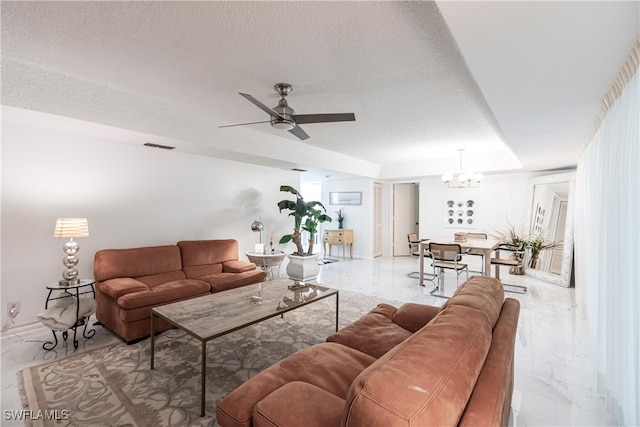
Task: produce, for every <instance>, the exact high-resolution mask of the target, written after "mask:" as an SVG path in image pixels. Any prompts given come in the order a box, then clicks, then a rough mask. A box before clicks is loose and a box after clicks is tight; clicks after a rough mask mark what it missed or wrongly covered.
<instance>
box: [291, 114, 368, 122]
mask: <svg viewBox="0 0 640 427" xmlns="http://www.w3.org/2000/svg"><path fill="white" fill-rule="evenodd" d="M293 120H295V122H296V123H297V124H305V123H329V122H355V121H356V115H355V114H353V113H335V114H294V115H293Z"/></svg>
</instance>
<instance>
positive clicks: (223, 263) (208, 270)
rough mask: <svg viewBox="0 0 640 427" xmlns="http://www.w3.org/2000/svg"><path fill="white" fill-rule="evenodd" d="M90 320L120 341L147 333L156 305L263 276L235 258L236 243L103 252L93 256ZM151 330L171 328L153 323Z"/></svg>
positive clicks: (200, 242)
mask: <svg viewBox="0 0 640 427" xmlns="http://www.w3.org/2000/svg"><path fill="white" fill-rule="evenodd" d="M93 275H94V278H95V280H96V284H95V289H96V305H97V307H96V318H97V320H98V321H99V322H100V323H102V324H103V325H104V326H106V327H107V328H109V329H110V330H112V331H113V332H115V333H116V334H117V335H119V336H120V337H121V338H122V339H123V340H125V341H126V342H132V341H135V340H138V339H140V338H144V337H147V336H149V335H150V332H151V329H150V317H151V309H152V308H153V307H156V306H158V305H162V304H168V303H171V302H176V301H181V300H185V299H189V298H195V297H199V296H203V295H209V294H210V293H212V292H221V291H225V290H228V289H233V288H237V287H240V286H245V285H249V284H252V283H258V282H263V281H264V280H265V279H266V273H265V272H264V271H262V270H257V269H256V265H255V264H253V263H251V262H247V261H239V260H238V242H237V241H236V240H232V239H229V240H192V241H181V242H178V243H177V244H176V245H166V246H150V247H142V248H131V249H104V250H101V251H98V252H97V253H96V255H95V258H94V263H93ZM154 323H155V325H157V326H156V327H155V329H156V332H161V331H164V330H167V329H169V328H171V327H172V326H171V325H170V324H169V323H167V322H166V321H164V320H162V319H158V322H154Z"/></svg>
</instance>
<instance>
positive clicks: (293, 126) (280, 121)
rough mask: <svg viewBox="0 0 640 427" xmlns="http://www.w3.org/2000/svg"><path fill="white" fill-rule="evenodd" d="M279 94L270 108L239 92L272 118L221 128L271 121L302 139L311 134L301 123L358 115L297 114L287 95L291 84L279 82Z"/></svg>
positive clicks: (277, 87) (350, 118)
mask: <svg viewBox="0 0 640 427" xmlns="http://www.w3.org/2000/svg"><path fill="white" fill-rule="evenodd" d="M273 88H274V89H275V90H276V92H277V93H278V95H280V96H281V98H280V101H279V102H278V105H276V106H275V107H273V108H269V107H267V106H266V105H264V104H263V103H262V102H260V101H258V100H257V99H255V98H254V97H253V96H251V95H248V94H246V93H242V92H239V93H240V95H242V96H243V97H244V98H246V99H247V100H248V101H249V102H251V103H252V104H254V105H255V106H256V107H258V108H260V109H261V110H263V111H264V112H266V113H267V114H269V115H270V116H271V120H268V121H264V122H251V123H240V124H237V125H227V126H219V127H221V128H228V127H232V126H245V125H253V124H256V123H268V122H271V126H272V127H273V128H275V129H283V130H288V131H289V132H291V133H292V134H294V135H295V136H297V137H298V138H299V139H301V140H303V141H304V140H305V139H308V138H309V135H307V133H306V132H305V131H303V130H302V128H301V127H300V126H299V125H300V124H307V123H329V122H354V121H355V120H356V116H355V114H353V113H334V114H296V112H295V111H294V109H293V108H291V107H289V104H287V100H286V99H285V97H286V96H287V95H288V94H289V93H290V92H291V89H292V87H291V85H290V84H288V83H278V84H276V85H275V86H274V87H273Z"/></svg>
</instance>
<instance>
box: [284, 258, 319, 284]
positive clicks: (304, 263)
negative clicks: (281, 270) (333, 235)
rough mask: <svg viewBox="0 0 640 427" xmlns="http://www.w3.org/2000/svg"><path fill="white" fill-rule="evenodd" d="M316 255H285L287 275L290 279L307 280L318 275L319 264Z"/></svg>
mask: <svg viewBox="0 0 640 427" xmlns="http://www.w3.org/2000/svg"><path fill="white" fill-rule="evenodd" d="M318 256H320V254H313V255H306V256H300V255H287V258H289V264H287V275H288V276H289V278H290V279H293V280H298V281H300V282H307V281H309V280H313V279H315V278H316V277H318V273H319V272H320V266H319V265H318Z"/></svg>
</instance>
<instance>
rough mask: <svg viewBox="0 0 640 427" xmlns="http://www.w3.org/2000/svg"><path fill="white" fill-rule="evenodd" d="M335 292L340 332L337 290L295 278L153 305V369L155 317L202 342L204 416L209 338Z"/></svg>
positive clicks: (202, 409) (152, 358)
mask: <svg viewBox="0 0 640 427" xmlns="http://www.w3.org/2000/svg"><path fill="white" fill-rule="evenodd" d="M334 295H335V297H336V332H337V331H338V309H339V296H338V290H337V289H331V288H327V287H325V286H322V285H318V284H309V283H304V284H300V283H299V282H294V281H293V280H272V281H269V282H263V283H258V284H255V285H249V286H243V287H241V288H237V289H231V290H228V291H224V292H218V293H214V294H211V295H206V296H203V297H197V298H192V299H188V300H184V301H179V302H175V303H171V304H166V305H162V306H158V307H154V308H153V309H151V369H153V368H154V353H155V333H154V332H155V331H154V327H153V323H154V318H155V317H156V316H157V317H159V318H162V319H164V320H166V321H167V322H169V323H171V324H172V325H174V326H175V327H177V328H178V329H181V330H183V331H184V332H186V333H187V334H189V335H191V336H192V337H194V338H196V339H197V340H199V341H200V343H201V345H202V355H201V358H202V362H201V372H200V374H201V377H200V390H201V393H200V416H201V417H204V415H205V391H206V387H205V385H206V384H205V378H206V368H207V343H208V342H209V341H211V340H213V339H215V338H218V337H221V336H223V335H226V334H229V333H231V332H234V331H237V330H240V329H243V328H246V327H247V326H251V325H253V324H256V323H259V322H262V321H264V320H267V319H270V318H272V317H276V316H281V317H283V315H284V313H287V312H289V311H292V310H295V309H297V308H300V307H303V306H305V305H308V304H312V303H314V302H317V301H320V300H323V299H325V298H328V297H330V296H334Z"/></svg>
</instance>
